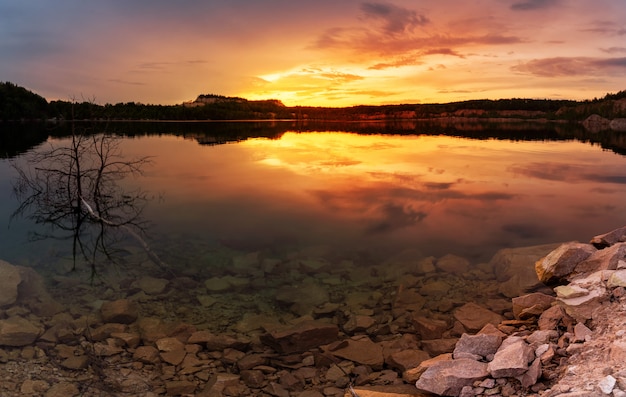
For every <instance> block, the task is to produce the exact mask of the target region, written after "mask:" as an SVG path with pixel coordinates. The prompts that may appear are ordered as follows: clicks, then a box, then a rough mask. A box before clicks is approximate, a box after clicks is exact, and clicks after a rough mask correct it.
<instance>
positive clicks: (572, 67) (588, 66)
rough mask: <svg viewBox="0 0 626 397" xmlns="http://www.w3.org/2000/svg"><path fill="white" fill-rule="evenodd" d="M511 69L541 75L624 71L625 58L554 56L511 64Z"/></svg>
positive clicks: (552, 75)
mask: <svg viewBox="0 0 626 397" xmlns="http://www.w3.org/2000/svg"><path fill="white" fill-rule="evenodd" d="M512 70H514V71H516V72H521V73H530V74H534V75H537V76H541V77H561V76H580V75H594V74H597V73H600V72H601V71H602V72H603V73H611V72H613V73H624V71H626V58H590V57H556V58H543V59H533V60H531V61H528V62H525V63H521V64H519V65H516V66H513V67H512Z"/></svg>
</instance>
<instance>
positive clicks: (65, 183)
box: [13, 134, 161, 274]
mask: <svg viewBox="0 0 626 397" xmlns="http://www.w3.org/2000/svg"><path fill="white" fill-rule="evenodd" d="M119 143H120V141H119V140H118V139H117V138H116V137H114V136H112V135H106V134H99V135H72V136H71V138H70V142H69V144H68V145H59V146H56V145H50V147H49V148H48V149H47V150H40V151H35V152H31V153H30V154H29V155H27V156H26V160H27V162H26V164H25V165H24V166H19V165H17V164H15V163H14V166H15V168H16V170H17V172H18V175H19V177H18V179H17V181H16V182H15V184H14V191H15V193H16V196H17V197H18V199H19V200H20V201H21V204H20V206H19V207H18V209H17V210H16V211H15V212H14V214H13V216H18V215H21V216H27V217H28V218H31V219H33V220H34V221H35V223H37V224H42V225H46V226H49V227H50V229H51V232H50V233H37V234H35V238H40V239H41V238H47V237H55V238H59V237H58V236H57V235H56V234H55V233H53V232H52V231H55V230H61V231H62V234H63V235H62V236H61V237H60V238H63V239H71V240H72V255H73V259H74V267H75V266H76V261H77V259H78V258H79V257H82V258H83V259H84V260H86V261H87V262H88V263H90V264H91V268H92V274H93V272H95V266H96V264H97V263H98V262H99V260H101V259H103V258H106V259H109V260H113V258H114V249H113V248H112V247H114V243H115V242H117V241H119V240H121V239H122V238H123V233H130V235H131V236H133V237H134V238H136V239H137V240H138V241H139V242H140V243H141V244H142V246H143V248H145V249H146V251H147V252H148V254H149V255H151V258H152V259H153V260H156V261H158V263H159V264H161V262H160V261H159V260H158V257H156V255H154V253H152V251H150V249H149V247H148V246H147V245H146V244H145V242H144V240H143V239H142V237H141V235H142V233H143V226H145V222H144V221H143V220H142V218H141V214H142V210H143V208H144V206H145V204H146V201H147V199H148V198H147V195H146V193H145V192H143V191H140V190H134V191H130V190H127V189H124V188H123V187H122V184H121V183H120V182H121V181H122V180H123V179H124V178H126V177H129V176H136V175H140V174H141V173H142V167H143V166H144V165H145V164H146V163H147V162H148V161H149V159H148V158H146V157H143V158H138V159H134V160H127V159H124V158H123V157H122V156H121V152H120V150H119Z"/></svg>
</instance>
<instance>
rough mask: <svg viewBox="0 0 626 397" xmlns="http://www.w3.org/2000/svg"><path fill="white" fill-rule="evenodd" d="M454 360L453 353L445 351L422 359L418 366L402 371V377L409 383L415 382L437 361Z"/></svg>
mask: <svg viewBox="0 0 626 397" xmlns="http://www.w3.org/2000/svg"><path fill="white" fill-rule="evenodd" d="M450 360H452V353H444V354H440V355H438V356H435V357H433V358H429V359H428V360H424V361H422V362H421V363H420V364H419V365H418V366H417V367H415V368H411V369H407V370H406V371H404V372H403V373H402V379H404V380H405V381H407V382H408V383H415V382H417V380H418V379H419V378H420V376H422V374H423V373H424V372H425V371H426V370H427V369H428V368H430V367H432V366H433V365H435V363H437V362H439V361H450Z"/></svg>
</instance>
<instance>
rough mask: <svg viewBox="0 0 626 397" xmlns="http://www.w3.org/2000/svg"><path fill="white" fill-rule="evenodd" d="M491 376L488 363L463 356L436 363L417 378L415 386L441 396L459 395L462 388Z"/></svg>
mask: <svg viewBox="0 0 626 397" xmlns="http://www.w3.org/2000/svg"><path fill="white" fill-rule="evenodd" d="M487 376H489V372H488V371H487V363H481V362H479V361H476V360H471V359H468V358H462V359H459V360H444V361H438V362H436V363H434V364H433V365H432V366H431V367H429V368H428V369H427V370H426V371H424V373H423V374H422V376H420V378H419V379H418V380H417V382H416V383H415V386H416V387H417V388H418V389H419V390H422V391H425V392H429V393H434V394H438V395H440V396H458V395H459V394H460V393H461V389H463V387H465V386H470V385H472V384H473V383H474V382H475V381H477V380H482V379H485V378H486V377H487Z"/></svg>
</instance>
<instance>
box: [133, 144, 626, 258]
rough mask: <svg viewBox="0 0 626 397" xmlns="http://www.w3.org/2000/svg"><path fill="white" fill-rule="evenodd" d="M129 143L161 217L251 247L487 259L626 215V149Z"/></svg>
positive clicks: (593, 229) (581, 234)
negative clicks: (150, 159) (293, 245)
mask: <svg viewBox="0 0 626 397" xmlns="http://www.w3.org/2000/svg"><path fill="white" fill-rule="evenodd" d="M127 148H128V149H129V150H130V151H131V152H132V151H141V150H147V148H149V150H150V151H151V152H152V154H153V155H155V162H154V163H155V165H154V167H153V168H152V169H151V170H150V172H149V176H148V185H149V188H150V189H153V190H158V191H162V192H163V193H164V194H163V197H164V200H162V201H161V202H159V203H153V204H151V207H150V208H149V213H151V214H152V215H150V216H151V217H154V218H155V219H157V221H156V224H157V225H160V226H157V227H162V228H164V229H165V230H169V231H174V230H179V231H187V232H193V233H195V234H201V235H205V236H207V238H209V237H210V238H216V239H220V240H225V241H233V240H235V241H239V242H243V243H242V244H244V245H245V244H249V245H251V246H255V247H265V246H269V245H276V244H278V245H280V244H281V241H290V242H294V241H295V242H297V243H298V244H301V245H305V246H306V245H312V244H328V245H333V246H335V247H336V248H338V249H346V250H372V251H378V252H381V253H382V252H385V253H389V252H392V251H395V250H402V249H406V248H409V247H410V248H417V249H419V250H421V251H422V252H424V254H427V255H443V254H445V253H449V252H452V253H457V254H460V255H466V256H469V257H474V258H481V259H482V258H488V257H489V255H491V254H492V253H493V252H495V250H497V249H498V248H502V247H509V246H523V245H533V244H542V243H547V242H558V241H567V240H572V239H585V238H587V237H588V236H589V235H591V234H594V233H600V232H604V231H606V230H607V225H611V227H613V226H614V227H618V226H621V225H622V224H623V223H624V221H625V220H626V211H625V209H626V208H625V206H626V204H624V203H625V201H624V200H623V198H624V197H625V196H626V189H625V187H624V186H625V185H624V183H626V181H625V176H626V159H625V158H624V157H622V156H619V155H614V154H612V153H608V152H603V151H602V150H601V149H600V148H598V147H594V146H591V145H589V144H585V143H581V142H576V141H569V142H564V141H560V142H546V141H520V142H512V141H506V140H472V139H467V138H457V137H450V136H428V135H419V136H416V135H413V136H391V135H358V134H351V133H342V132H319V133H291V132H290V133H286V134H284V135H283V136H282V137H281V138H280V139H265V138H255V139H249V140H246V141H242V142H239V143H234V144H227V145H220V146H212V147H206V146H199V145H197V144H196V143H195V142H193V141H185V140H182V139H178V138H171V137H170V138H167V139H164V138H163V137H161V138H155V137H147V138H141V139H139V140H134V141H129V142H127Z"/></svg>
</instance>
